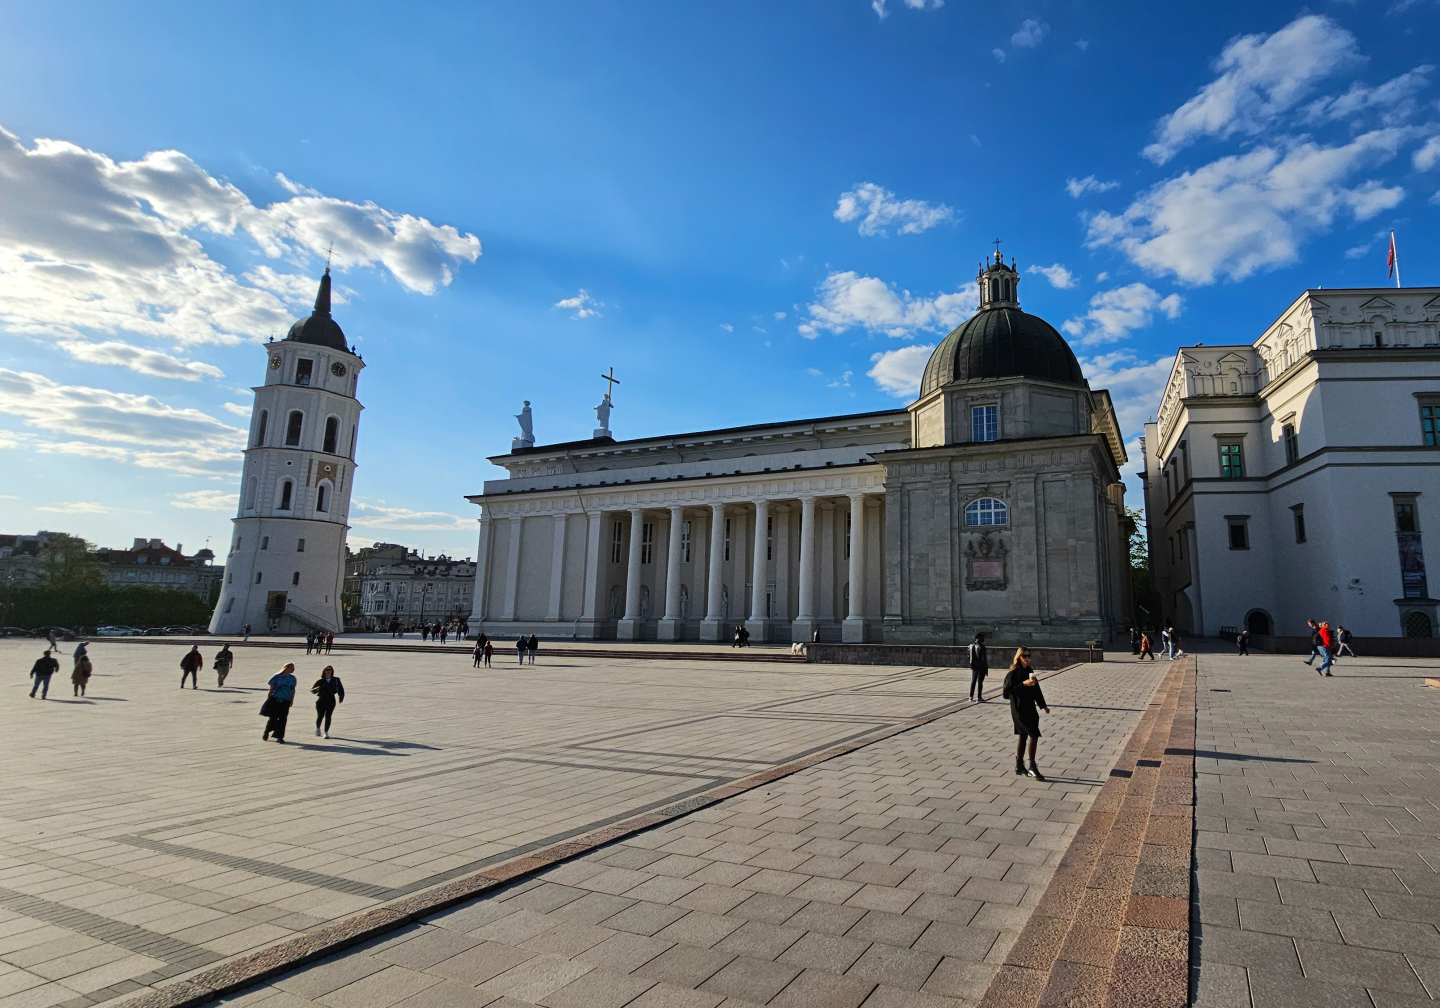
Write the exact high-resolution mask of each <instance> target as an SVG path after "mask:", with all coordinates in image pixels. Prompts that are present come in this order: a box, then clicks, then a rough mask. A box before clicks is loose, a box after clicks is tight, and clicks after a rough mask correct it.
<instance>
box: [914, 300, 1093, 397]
mask: <svg viewBox="0 0 1440 1008" xmlns="http://www.w3.org/2000/svg"><path fill="white" fill-rule="evenodd" d="M978 378H1040V379H1043V380H1044V381H1053V382H1061V383H1064V384H1067V385H1084V384H1085V376H1084V374H1082V373H1081V371H1080V362H1079V361H1078V360H1076V359H1075V352H1074V351H1073V350H1071V349H1070V344H1069V343H1066V342H1065V337H1064V336H1061V335H1060V333H1058V332H1057V331H1056V330H1055V327H1054V326H1052V325H1051V324H1050V323H1049V322H1046V321H1045V320H1044V319H1042V318H1040V317H1039V316H1037V315H1030V314H1028V313H1026V312H1023V311H1021V310H1020V309H1019V308H1014V307H1009V306H1005V305H995V306H994V307H985V308H982V309H981V310H980V311H978V312H976V313H975V314H974V315H972V316H971V317H970V318H968V319H966V320H965V321H964V322H962V323H961V324H960V325H959V326H957V327H956V329H955V330H954V331H953V332H952V333H950V335H949V336H946V337H945V338H944V339H943V340H941V341H940V343H939V345H938V346H936V347H935V351H934V353H932V354H931V355H930V360H929V362H928V363H927V364H926V365H925V374H924V376H923V377H922V378H921V379H920V394H921V395H922V396H923V395H926V394H928V393H930V392H933V391H935V390H936V389H937V388H939V387H940V386H942V385H948V384H949V383H950V382H952V381H973V380H975V379H978Z"/></svg>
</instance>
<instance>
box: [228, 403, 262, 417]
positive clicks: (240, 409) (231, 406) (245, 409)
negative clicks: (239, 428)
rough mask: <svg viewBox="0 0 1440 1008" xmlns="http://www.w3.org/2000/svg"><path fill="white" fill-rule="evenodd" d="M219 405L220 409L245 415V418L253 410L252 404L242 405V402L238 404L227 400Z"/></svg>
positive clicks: (237, 414) (241, 415)
mask: <svg viewBox="0 0 1440 1008" xmlns="http://www.w3.org/2000/svg"><path fill="white" fill-rule="evenodd" d="M220 406H221V408H222V409H224V410H225V412H227V413H234V414H235V415H236V416H240V417H246V418H248V417H249V416H250V415H251V413H253V412H254V407H253V406H245V405H242V404H240V403H233V402H227V403H221V404H220Z"/></svg>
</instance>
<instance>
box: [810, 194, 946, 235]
mask: <svg viewBox="0 0 1440 1008" xmlns="http://www.w3.org/2000/svg"><path fill="white" fill-rule="evenodd" d="M835 219H836V220H838V221H844V222H846V223H849V222H851V221H856V220H858V221H859V222H860V227H859V231H860V233H861V234H862V235H883V234H887V233H888V232H887V231H886V228H888V227H891V226H895V227H896V230H897V231H899V233H900V234H920V233H921V232H923V231H928V230H930V229H931V228H933V227H935V226H936V225H939V224H943V223H944V222H945V221H950V220H954V219H955V211H954V210H953V209H951V208H950V207H948V206H946V205H945V204H944V203H927V202H925V201H924V200H914V199H905V200H902V199H898V198H896V196H895V194H894V193H893V192H891V191H890V190H888V189H885V188H883V187H882V186H878V185H876V184H875V183H874V182H861V183H860V184H859V185H857V186H856V187H855V188H854V189H851V190H849V191H848V192H843V193H841V194H840V201H839V205H838V206H836V208H835Z"/></svg>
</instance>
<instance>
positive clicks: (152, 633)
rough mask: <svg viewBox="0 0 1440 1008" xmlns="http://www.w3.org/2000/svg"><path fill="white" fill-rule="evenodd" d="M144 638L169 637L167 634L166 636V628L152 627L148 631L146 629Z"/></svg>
mask: <svg viewBox="0 0 1440 1008" xmlns="http://www.w3.org/2000/svg"><path fill="white" fill-rule="evenodd" d="M142 636H145V637H165V636H167V634H166V630H165V628H164V627H158V626H152V627H149V628H148V629H146V631H145V633H144V634H143V635H142Z"/></svg>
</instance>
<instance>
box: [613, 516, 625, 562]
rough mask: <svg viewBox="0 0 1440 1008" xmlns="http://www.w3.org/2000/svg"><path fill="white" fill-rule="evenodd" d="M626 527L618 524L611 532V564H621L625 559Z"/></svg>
mask: <svg viewBox="0 0 1440 1008" xmlns="http://www.w3.org/2000/svg"><path fill="white" fill-rule="evenodd" d="M624 546H625V526H624V524H623V523H621V522H618V521H617V522H616V523H615V524H614V526H613V527H612V529H611V531H610V562H611V563H619V562H620V561H622V560H623V559H625V550H624Z"/></svg>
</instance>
